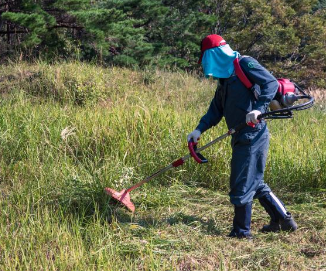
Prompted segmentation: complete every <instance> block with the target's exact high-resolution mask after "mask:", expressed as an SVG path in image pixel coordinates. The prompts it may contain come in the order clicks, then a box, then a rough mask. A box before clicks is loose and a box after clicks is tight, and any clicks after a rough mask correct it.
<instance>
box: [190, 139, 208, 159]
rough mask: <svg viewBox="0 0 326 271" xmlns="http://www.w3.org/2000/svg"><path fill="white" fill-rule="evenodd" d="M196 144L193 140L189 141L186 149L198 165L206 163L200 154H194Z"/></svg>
mask: <svg viewBox="0 0 326 271" xmlns="http://www.w3.org/2000/svg"><path fill="white" fill-rule="evenodd" d="M197 143H198V142H194V140H193V139H190V141H188V148H189V151H190V155H191V156H192V157H193V158H194V159H195V161H196V162H197V163H199V164H204V163H207V162H208V160H207V159H206V158H205V157H204V156H203V155H202V154H200V153H199V152H196V150H197Z"/></svg>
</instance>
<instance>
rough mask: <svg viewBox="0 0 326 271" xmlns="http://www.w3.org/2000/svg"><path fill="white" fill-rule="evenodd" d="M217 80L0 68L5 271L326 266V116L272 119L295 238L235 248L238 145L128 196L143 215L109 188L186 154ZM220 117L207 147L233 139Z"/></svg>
mask: <svg viewBox="0 0 326 271" xmlns="http://www.w3.org/2000/svg"><path fill="white" fill-rule="evenodd" d="M214 91H215V82H210V81H208V80H206V79H203V78H201V77H200V76H199V75H196V74H190V73H181V72H178V73H171V72H164V71H160V70H150V69H148V70H143V71H137V70H130V69H125V68H117V67H111V68H103V67H99V66H96V65H91V64H84V63H78V62H69V63H61V64H52V65H49V64H45V63H43V62H38V63H35V64H27V63H18V64H16V63H12V64H9V65H3V66H0V92H1V97H2V99H1V107H0V127H1V133H0V169H1V170H0V209H1V212H0V269H1V270H151V271H152V270H160V271H161V270H326V265H325V258H326V250H325V247H326V243H325V240H326V204H325V200H326V193H325V191H326V144H325V142H326V139H325V137H326V110H325V105H324V104H323V103H322V102H320V103H318V104H317V105H316V106H315V107H314V108H313V109H310V110H308V111H305V112H298V113H296V114H295V117H294V119H291V120H274V121H271V122H269V123H268V125H269V129H270V132H271V148H270V155H269V158H268V163H267V170H266V176H265V179H266V182H267V183H268V184H270V186H271V187H272V188H273V189H274V191H275V193H276V194H278V195H279V196H280V198H281V199H282V200H284V201H285V202H286V203H287V206H288V208H289V210H290V211H291V212H292V214H293V215H294V217H295V218H296V220H297V222H298V224H299V230H298V231H297V232H296V233H293V234H288V233H279V234H262V233H259V232H258V230H259V228H261V227H262V225H263V224H264V223H267V222H268V217H267V215H266V214H265V212H264V211H263V209H262V208H261V207H260V206H258V203H257V202H256V203H255V205H254V213H253V225H252V227H253V234H254V235H255V237H256V238H255V239H254V241H253V242H251V243H250V242H246V241H239V240H229V239H228V238H227V237H226V235H227V234H228V232H229V230H230V227H231V223H232V212H233V209H232V206H231V204H230V203H229V201H228V194H227V193H228V178H229V162H230V156H231V153H230V147H229V139H226V140H224V141H221V142H220V143H218V144H216V145H214V146H212V147H211V148H209V149H208V150H207V151H205V156H206V157H207V158H208V159H209V163H208V164H207V165H198V164H196V163H195V162H194V161H188V162H187V163H186V164H185V165H184V166H182V167H179V168H177V169H175V170H171V171H169V172H167V173H165V174H163V175H162V176H160V177H158V178H156V179H154V180H153V181H152V182H150V183H149V184H146V185H144V186H142V187H140V188H138V189H137V190H135V191H133V192H132V193H131V197H132V200H133V202H134V203H135V205H136V212H135V214H134V215H132V214H131V213H129V212H128V211H127V210H125V209H123V208H121V207H119V206H116V205H114V204H110V203H109V198H108V196H107V195H105V193H104V190H103V189H104V188H105V187H111V188H114V189H116V190H121V189H122V188H127V187H129V186H130V185H131V184H134V183H136V182H139V181H140V180H142V179H143V178H144V177H146V176H148V175H150V174H152V173H153V172H154V171H156V170H157V169H160V168H162V167H164V166H166V165H168V164H169V163H170V162H172V161H174V160H175V159H177V158H179V157H180V156H183V155H184V154H186V153H187V147H186V135H187V133H189V132H190V131H192V129H193V128H194V127H195V126H196V125H197V122H198V120H199V117H200V116H201V115H202V114H203V113H204V112H205V111H206V110H207V107H208V105H209V102H210V100H211V98H212V95H213V94H214ZM226 131H227V130H226V125H225V123H224V122H223V123H221V124H220V125H219V126H218V127H215V128H213V129H211V130H210V131H208V132H207V133H205V134H203V136H202V138H201V142H200V144H204V143H207V142H209V141H211V140H212V139H214V138H216V137H217V136H219V135H221V134H224V133H225V132H226Z"/></svg>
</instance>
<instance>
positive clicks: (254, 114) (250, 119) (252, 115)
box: [246, 110, 261, 124]
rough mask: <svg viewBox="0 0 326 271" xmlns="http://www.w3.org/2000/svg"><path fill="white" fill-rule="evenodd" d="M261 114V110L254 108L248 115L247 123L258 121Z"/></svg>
mask: <svg viewBox="0 0 326 271" xmlns="http://www.w3.org/2000/svg"><path fill="white" fill-rule="evenodd" d="M260 114H261V112H260V111H258V110H252V111H251V112H249V113H248V114H247V115H246V123H249V122H252V123H254V124H256V123H258V122H259V120H258V119H257V117H258V116H259V115H260Z"/></svg>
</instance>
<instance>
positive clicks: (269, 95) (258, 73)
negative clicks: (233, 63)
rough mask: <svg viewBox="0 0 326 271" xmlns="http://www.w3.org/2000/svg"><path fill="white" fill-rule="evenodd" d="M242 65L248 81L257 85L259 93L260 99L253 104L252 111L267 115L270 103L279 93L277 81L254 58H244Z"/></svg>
mask: <svg viewBox="0 0 326 271" xmlns="http://www.w3.org/2000/svg"><path fill="white" fill-rule="evenodd" d="M240 65H241V68H242V69H243V71H244V73H245V74H246V76H247V77H248V79H249V80H250V81H251V82H252V83H253V84H256V86H254V88H255V90H256V91H257V94H258V99H257V101H256V102H255V103H254V104H253V108H252V109H253V110H259V111H260V112H262V113H265V112H266V111H267V109H268V105H269V103H270V102H271V101H272V99H273V98H274V97H275V94H276V92H277V89H278V81H277V79H276V78H275V77H274V76H273V75H272V74H271V73H270V72H269V71H268V70H267V69H266V68H264V67H263V66H262V65H260V64H259V62H258V61H257V60H256V59H254V58H252V57H243V58H242V59H241V61H240ZM257 86H258V88H257Z"/></svg>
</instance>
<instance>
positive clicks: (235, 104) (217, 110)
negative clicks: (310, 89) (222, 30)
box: [196, 56, 278, 133]
mask: <svg viewBox="0 0 326 271" xmlns="http://www.w3.org/2000/svg"><path fill="white" fill-rule="evenodd" d="M240 65H241V68H242V70H243V72H244V73H245V74H246V76H247V77H248V79H249V80H250V81H251V82H252V83H254V84H255V85H254V88H253V89H252V90H249V89H247V88H246V87H245V86H244V85H243V83H242V82H241V81H240V79H239V78H238V77H237V76H236V75H235V74H234V75H232V76H231V77H229V78H226V79H219V85H218V88H217V90H216V92H215V96H214V98H213V100H212V102H211V104H210V106H209V108H208V111H207V113H206V114H205V115H204V116H203V117H202V118H201V120H200V122H199V124H198V126H197V128H196V129H197V130H199V131H201V132H202V133H203V132H205V131H206V130H207V129H209V128H211V127H212V126H215V125H217V124H218V123H219V122H220V120H221V119H222V117H223V116H224V117H225V121H226V124H227V126H228V128H229V129H231V128H235V127H236V126H237V125H239V124H241V123H244V122H245V121H246V114H248V113H249V112H250V111H252V110H259V111H260V112H262V113H265V112H266V111H267V109H268V105H269V103H270V102H271V100H272V99H273V98H274V96H275V94H276V91H277V88H278V82H277V80H276V78H275V77H274V76H273V75H272V74H271V73H270V72H269V71H268V70H266V69H265V68H264V67H263V66H261V65H260V64H259V63H258V61H257V60H255V59H254V58H252V57H247V56H245V57H241V59H240ZM264 125H265V123H264V122H262V123H259V124H258V125H256V127H257V128H259V130H261V129H262V126H264ZM252 129H253V128H251V127H249V126H248V127H246V128H244V129H243V130H242V131H240V133H245V132H248V131H252Z"/></svg>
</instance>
